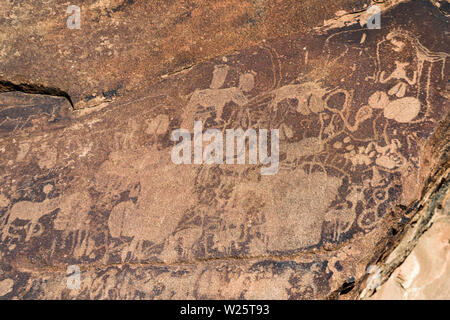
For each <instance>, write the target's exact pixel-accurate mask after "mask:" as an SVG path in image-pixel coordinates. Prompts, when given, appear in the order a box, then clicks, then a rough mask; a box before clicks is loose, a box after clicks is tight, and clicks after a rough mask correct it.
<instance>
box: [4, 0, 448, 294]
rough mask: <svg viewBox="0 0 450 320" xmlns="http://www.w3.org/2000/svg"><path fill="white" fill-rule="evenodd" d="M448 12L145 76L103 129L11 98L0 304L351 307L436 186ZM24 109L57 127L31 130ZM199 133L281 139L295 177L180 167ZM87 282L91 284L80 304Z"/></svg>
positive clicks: (85, 118)
mask: <svg viewBox="0 0 450 320" xmlns="http://www.w3.org/2000/svg"><path fill="white" fill-rule="evenodd" d="M435 9H436V8H434V7H433V6H431V7H429V6H428V5H427V4H424V3H422V2H420V1H418V2H417V1H415V2H411V3H407V4H405V5H399V6H398V7H394V8H392V9H390V10H391V11H390V14H389V15H386V17H385V18H384V19H383V22H382V23H383V28H382V29H380V30H375V31H374V30H367V29H365V28H360V26H358V25H349V26H345V27H342V28H340V29H335V30H321V31H314V32H312V33H307V34H302V35H295V36H290V37H283V38H278V39H274V40H270V41H269V40H267V41H264V42H263V43H260V44H259V45H256V46H249V48H243V49H242V50H239V51H236V52H234V53H231V54H229V55H227V56H225V57H224V56H223V55H221V56H220V57H219V58H214V59H211V60H208V61H205V62H203V63H201V64H196V65H194V66H192V67H191V68H186V69H185V70H183V71H182V72H178V73H173V74H171V75H168V76H166V77H164V79H162V80H161V82H159V83H156V84H152V85H150V84H149V83H147V82H145V81H144V78H145V75H143V74H137V75H136V79H134V80H133V81H135V82H136V83H140V85H141V87H140V88H139V90H137V91H133V90H131V88H133V86H131V87H128V86H127V85H128V83H127V82H124V84H123V87H120V88H122V89H120V90H123V91H120V92H125V93H126V94H125V95H121V94H117V93H115V92H104V93H103V96H104V97H106V98H108V97H113V96H114V99H112V98H111V99H109V98H108V99H109V100H108V101H109V102H107V103H105V105H104V106H101V107H98V108H93V109H91V110H90V111H88V112H80V111H72V112H69V113H68V112H66V111H64V110H65V109H64V107H63V106H66V102H67V101H65V100H61V99H60V98H55V97H51V98H48V97H47V98H45V99H44V98H42V97H41V98H37V97H30V96H26V100H20V99H25V98H24V97H23V93H8V94H7V95H5V96H3V93H0V100H1V101H0V102H1V103H0V105H1V106H3V105H5V106H8V107H7V108H3V109H0V115H1V114H5V117H4V118H3V119H1V118H0V130H2V131H1V132H0V133H1V135H0V154H1V158H0V173H1V174H0V188H1V189H0V233H1V238H0V239H1V242H0V258H1V260H2V264H5V266H6V267H5V268H2V269H1V270H0V293H3V295H7V296H11V297H19V296H21V297H25V298H55V299H56V298H61V297H71V298H113V299H114V298H130V299H135V298H156V299H160V298H167V299H169V298H177V299H183V298H193V299H194V298H197V299H198V298H204V299H211V298H216V299H219V298H228V299H229V298H236V299H238V298H248V299H260V298H266V299H279V298H281V299H288V298H291V299H317V298H327V297H336V296H337V295H339V292H340V291H339V290H340V288H342V284H343V283H345V281H347V279H349V278H350V277H353V278H354V279H356V281H357V282H358V281H360V280H361V279H362V278H363V277H364V276H365V270H366V269H367V268H366V267H367V265H369V264H371V263H373V262H374V261H377V259H378V258H379V256H380V255H381V253H382V251H383V250H384V248H381V247H380V246H383V245H384V244H385V243H390V241H391V240H392V239H393V238H394V237H395V235H394V233H396V234H400V233H401V232H400V231H401V230H402V229H403V228H404V227H405V225H407V223H408V222H409V221H410V219H411V215H412V213H411V212H415V211H414V209H415V205H416V203H417V200H418V199H419V198H420V196H421V191H422V190H421V189H422V188H423V187H424V186H425V184H426V181H427V179H428V175H430V174H432V173H433V172H431V171H430V170H431V169H430V168H434V167H433V166H434V165H435V161H436V160H433V159H431V160H429V159H428V160H426V159H427V158H426V157H427V155H428V154H429V153H430V151H429V150H430V148H432V146H431V147H430V146H429V141H430V139H431V138H432V137H433V135H434V134H435V132H437V129H438V128H440V126H445V123H446V122H445V121H448V120H445V119H446V116H447V114H448V111H449V105H448V93H446V88H447V89H448V86H447V83H446V81H447V80H446V74H447V73H448V70H447V69H446V68H447V64H448V61H447V57H448V53H447V52H448V51H449V48H448V42H445V41H444V40H443V39H445V30H446V28H445V26H444V24H443V23H442V21H441V19H444V18H443V17H442V15H441V14H440V13H439V11H436V10H435ZM424 11H429V12H431V13H432V14H424V15H423V21H420V22H419V21H417V19H414V20H411V19H410V17H413V16H414V14H415V12H424ZM372 31H374V32H373V33H372ZM432 31H433V32H432ZM430 35H432V36H430ZM305 48H306V49H305ZM91 80H92V79H91ZM92 81H94V80H92ZM118 88H119V87H118ZM117 90H119V89H117ZM127 90H129V91H127ZM31 96H39V95H31ZM12 97H15V98H14V99H16V98H17V99H18V100H14V101H27V103H28V102H30V101H32V102H33V103H32V105H33V108H36V110H47V111H45V112H41V113H39V112H35V113H33V115H32V117H31V118H28V117H19V116H18V113H20V112H18V110H19V109H16V108H19V107H18V106H15V105H14V103H11V101H12V100H11V99H12ZM2 99H4V100H2ZM30 99H31V100H30ZM95 99H96V98H95V97H93V98H90V100H95ZM90 100H89V99H87V102H86V103H88V102H89V101H90ZM2 101H3V102H2ZM50 101H51V103H50ZM15 103H16V104H18V103H17V102H15ZM50 105H51V106H52V110H53V109H54V110H55V111H54V112H53V111H51V110H50V109H49V108H50V107H49V106H50ZM58 106H59V107H58ZM20 108H21V109H20V110H22V108H23V106H20ZM33 110H34V109H33ZM16 111H17V112H16ZM1 112H3V113H1ZM6 114H7V116H6ZM13 116H15V117H16V118H14V117H13ZM3 120H4V122H2V121H3ZM195 120H201V121H202V124H203V130H204V131H206V130H208V129H217V130H218V132H219V133H223V134H225V133H226V130H227V129H238V128H242V130H243V131H246V130H248V129H252V130H254V131H255V132H258V133H259V132H262V130H268V131H269V130H274V129H275V130H278V131H279V134H280V137H279V138H280V140H279V147H280V148H279V149H280V154H279V161H280V167H279V169H280V170H279V171H278V172H277V173H276V174H274V175H272V176H266V175H263V174H261V170H260V169H261V167H262V165H261V164H260V163H253V162H250V161H247V159H245V161H241V162H239V163H236V162H238V161H233V164H231V162H229V163H227V162H223V163H205V162H202V163H192V164H179V165H176V164H175V163H173V162H172V161H171V151H172V148H173V147H174V142H173V141H172V140H171V138H170V137H171V133H172V132H173V131H174V130H177V129H180V128H185V129H188V130H189V131H190V133H191V134H192V133H193V125H194V121H195ZM2 123H3V124H2ZM258 137H259V136H258ZM269 140H271V138H269ZM269 142H270V141H269ZM189 143H191V142H189ZM247 144H248V142H246V144H245V147H247ZM207 146H208V143H206V142H205V143H204V147H207ZM443 156H445V153H443ZM405 199H407V200H405ZM400 209H401V210H400ZM394 225H395V228H396V229H395V232H393V228H394ZM73 264H76V265H80V267H81V269H82V270H83V275H84V277H83V279H84V280H83V281H82V283H81V287H80V289H79V290H76V292H75V291H70V292H68V290H67V289H66V287H65V283H66V276H67V275H66V267H67V265H73ZM10 279H20V280H18V282H16V280H14V281H13V282H11V280H10ZM355 290H356V289H355ZM356 294H357V293H353V292H351V293H349V295H356Z"/></svg>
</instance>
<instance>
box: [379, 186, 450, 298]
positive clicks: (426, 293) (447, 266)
mask: <svg viewBox="0 0 450 320" xmlns="http://www.w3.org/2000/svg"><path fill="white" fill-rule="evenodd" d="M449 198H450V192H448V194H447V198H446V199H445V200H444V201H443V204H442V206H440V207H439V208H437V210H436V211H437V212H436V213H435V216H434V217H433V224H432V226H431V227H430V229H429V230H427V231H426V232H425V233H424V234H423V235H422V237H421V238H420V240H419V242H418V243H417V245H416V246H415V248H414V249H413V251H412V252H411V254H410V255H409V256H408V257H407V258H406V260H405V262H403V264H402V265H401V266H400V267H399V268H397V269H396V270H395V271H394V272H393V273H392V275H391V276H390V278H389V280H388V281H387V282H386V283H384V284H383V285H382V286H381V287H380V288H378V289H377V291H376V293H375V294H374V295H373V296H372V297H371V299H383V300H386V299H395V300H401V299H403V300H411V299H420V300H424V299H425V300H434V299H439V300H441V299H443V300H448V299H449V297H450V291H449V290H450V250H449V246H450V238H449V237H450V216H449V214H450V201H449Z"/></svg>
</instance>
